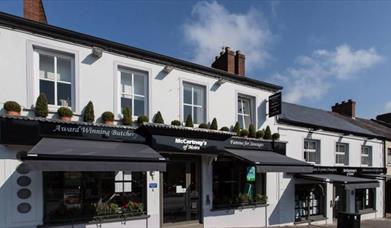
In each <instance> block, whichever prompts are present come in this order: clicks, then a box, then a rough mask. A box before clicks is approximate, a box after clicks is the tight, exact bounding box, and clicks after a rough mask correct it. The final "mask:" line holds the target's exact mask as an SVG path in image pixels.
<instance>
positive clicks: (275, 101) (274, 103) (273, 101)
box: [269, 92, 282, 117]
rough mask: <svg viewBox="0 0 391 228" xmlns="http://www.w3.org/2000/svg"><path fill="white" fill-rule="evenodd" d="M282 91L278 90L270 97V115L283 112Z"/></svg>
mask: <svg viewBox="0 0 391 228" xmlns="http://www.w3.org/2000/svg"><path fill="white" fill-rule="evenodd" d="M281 101H282V93H281V92H278V93H275V94H273V95H271V96H270V97H269V117H272V116H277V115H279V114H281Z"/></svg>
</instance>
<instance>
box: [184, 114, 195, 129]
mask: <svg viewBox="0 0 391 228" xmlns="http://www.w3.org/2000/svg"><path fill="white" fill-rule="evenodd" d="M185 126H186V127H194V124H193V118H192V117H191V115H188V116H187V118H186V123H185Z"/></svg>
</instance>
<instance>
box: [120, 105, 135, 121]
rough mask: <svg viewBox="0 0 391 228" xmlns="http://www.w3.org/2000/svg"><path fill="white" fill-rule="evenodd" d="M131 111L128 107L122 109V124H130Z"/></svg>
mask: <svg viewBox="0 0 391 228" xmlns="http://www.w3.org/2000/svg"><path fill="white" fill-rule="evenodd" d="M132 122H133V119H132V113H131V111H130V108H129V107H125V108H124V109H122V124H123V125H132Z"/></svg>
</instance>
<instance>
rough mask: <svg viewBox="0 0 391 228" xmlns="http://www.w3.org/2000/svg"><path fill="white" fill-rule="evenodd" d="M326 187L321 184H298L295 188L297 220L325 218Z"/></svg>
mask: <svg viewBox="0 0 391 228" xmlns="http://www.w3.org/2000/svg"><path fill="white" fill-rule="evenodd" d="M325 199H326V198H325V187H324V186H323V185H320V184H298V185H296V188H295V220H296V221H307V220H310V219H311V218H313V217H315V216H319V217H325V210H324V208H325Z"/></svg>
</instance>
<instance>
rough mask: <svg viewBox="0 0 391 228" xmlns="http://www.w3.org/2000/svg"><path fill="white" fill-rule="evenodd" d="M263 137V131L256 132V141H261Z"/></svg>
mask: <svg viewBox="0 0 391 228" xmlns="http://www.w3.org/2000/svg"><path fill="white" fill-rule="evenodd" d="M264 135H265V132H264V131H263V130H259V131H257V132H256V134H255V136H256V138H257V139H261V138H263V136H264Z"/></svg>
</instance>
